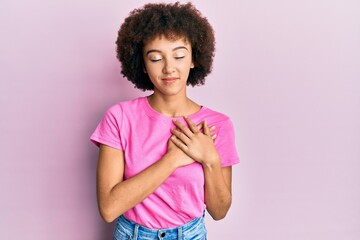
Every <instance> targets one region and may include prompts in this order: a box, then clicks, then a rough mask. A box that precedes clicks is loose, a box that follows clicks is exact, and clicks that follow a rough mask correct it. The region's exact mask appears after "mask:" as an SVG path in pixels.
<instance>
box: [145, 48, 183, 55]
mask: <svg viewBox="0 0 360 240" xmlns="http://www.w3.org/2000/svg"><path fill="white" fill-rule="evenodd" d="M179 49H185V50H187V51H189V50H188V49H187V48H186V47H185V46H179V47H176V48H174V49H173V50H172V51H173V52H174V51H176V50H179ZM152 52H158V53H161V51H160V50H156V49H152V50H149V51H147V52H146V55H148V54H149V53H152Z"/></svg>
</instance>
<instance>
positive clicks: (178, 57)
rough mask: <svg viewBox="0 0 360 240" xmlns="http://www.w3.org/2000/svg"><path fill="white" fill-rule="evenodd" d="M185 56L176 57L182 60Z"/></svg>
mask: <svg viewBox="0 0 360 240" xmlns="http://www.w3.org/2000/svg"><path fill="white" fill-rule="evenodd" d="M184 57H185V56H181V57H175V59H182V58H184Z"/></svg>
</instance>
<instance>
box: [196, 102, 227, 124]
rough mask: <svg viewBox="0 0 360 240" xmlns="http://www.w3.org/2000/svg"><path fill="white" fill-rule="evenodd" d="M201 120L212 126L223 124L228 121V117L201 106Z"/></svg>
mask: <svg viewBox="0 0 360 240" xmlns="http://www.w3.org/2000/svg"><path fill="white" fill-rule="evenodd" d="M202 108H203V109H202V116H201V117H202V118H203V119H204V120H206V121H207V122H208V123H212V124H221V123H224V122H228V121H230V118H229V116H227V115H226V114H224V113H221V112H218V111H215V110H213V109H210V108H208V107H205V106H203V107H202Z"/></svg>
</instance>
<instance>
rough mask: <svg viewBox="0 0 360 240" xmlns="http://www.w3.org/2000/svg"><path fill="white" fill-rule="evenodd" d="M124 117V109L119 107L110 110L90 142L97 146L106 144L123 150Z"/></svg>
mask: <svg viewBox="0 0 360 240" xmlns="http://www.w3.org/2000/svg"><path fill="white" fill-rule="evenodd" d="M122 115H123V114H122V109H121V107H120V106H119V105H115V106H113V107H111V108H109V109H108V110H107V111H106V113H105V115H104V117H103V119H102V120H101V122H100V123H99V124H98V126H97V127H96V129H95V131H94V132H93V134H92V135H91V137H90V140H91V141H92V142H93V143H94V144H95V145H97V146H99V145H100V144H104V145H107V146H110V147H113V148H115V149H118V150H123V147H122V144H121V137H120V129H121V122H122V118H123V116H122Z"/></svg>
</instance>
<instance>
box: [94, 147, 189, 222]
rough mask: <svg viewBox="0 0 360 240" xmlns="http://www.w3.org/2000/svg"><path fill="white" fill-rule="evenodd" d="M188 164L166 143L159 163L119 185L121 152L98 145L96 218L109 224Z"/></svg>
mask: <svg viewBox="0 0 360 240" xmlns="http://www.w3.org/2000/svg"><path fill="white" fill-rule="evenodd" d="M192 162H193V160H192V159H191V158H190V157H188V156H187V155H186V154H184V153H183V152H182V151H181V150H179V149H178V148H177V147H175V145H174V144H173V143H172V142H171V141H169V144H168V151H167V153H166V154H165V155H164V156H163V157H162V158H161V159H159V161H157V162H156V163H154V164H153V165H151V166H149V167H148V168H146V169H145V170H143V171H142V172H140V173H139V174H137V175H136V176H133V177H132V178H129V179H127V180H125V181H123V174H124V153H123V151H120V150H117V149H114V148H111V147H109V146H106V145H100V153H99V160H98V168H97V198H98V206H99V211H100V215H101V216H102V218H103V219H104V220H105V221H106V222H112V221H113V220H114V219H116V218H117V217H118V216H120V215H121V214H123V213H124V212H126V211H127V210H129V209H130V208H132V207H134V206H135V205H136V204H138V203H140V202H141V201H143V200H144V199H145V198H146V197H147V196H149V195H150V194H151V193H153V192H154V191H155V190H156V189H157V188H158V187H159V186H160V185H161V183H163V182H164V181H165V180H166V179H167V178H168V177H169V176H170V175H171V174H172V173H173V171H175V169H176V168H178V167H180V166H184V165H187V164H190V163H192ZM154 173H156V174H154Z"/></svg>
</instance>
